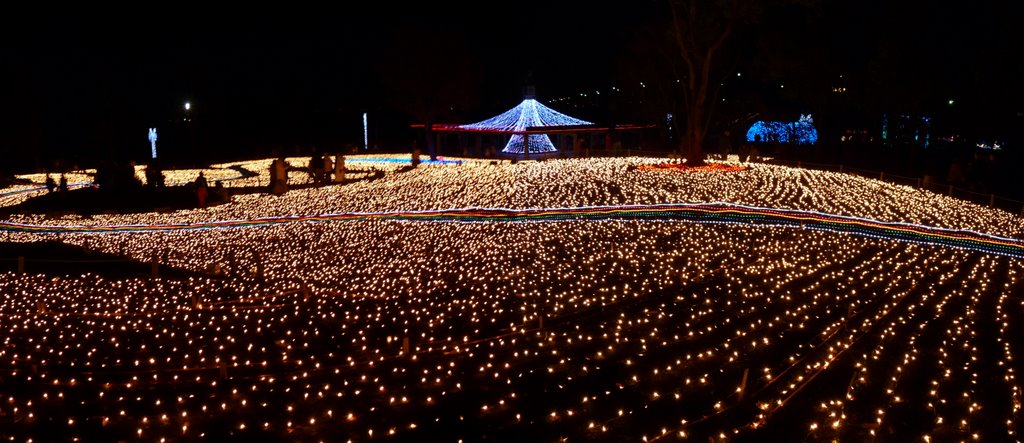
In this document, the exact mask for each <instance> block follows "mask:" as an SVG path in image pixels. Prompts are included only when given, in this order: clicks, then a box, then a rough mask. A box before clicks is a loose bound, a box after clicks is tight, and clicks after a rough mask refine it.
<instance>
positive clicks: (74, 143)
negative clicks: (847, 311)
mask: <svg viewBox="0 0 1024 443" xmlns="http://www.w3.org/2000/svg"><path fill="white" fill-rule="evenodd" d="M612 3H615V4H610V3H608V2H605V3H600V4H597V3H592V2H581V1H569V2H541V1H534V0H528V1H521V2H517V3H515V4H511V3H509V4H497V5H487V6H486V7H484V6H482V5H478V6H474V7H465V6H463V7H455V6H450V7H448V6H438V5H437V4H432V5H429V6H426V5H420V6H417V7H411V8H410V7H408V6H400V5H396V4H387V5H383V4H382V5H380V6H377V7H371V8H370V9H367V7H366V6H361V7H360V9H359V10H346V7H347V6H345V4H338V5H334V6H332V8H331V10H330V11H326V10H313V9H311V10H305V11H287V12H282V11H278V10H258V9H255V10H253V9H250V10H246V11H242V12H239V13H237V14H226V13H223V12H219V13H199V12H196V13H191V12H190V13H183V12H181V11H173V10H166V11H162V12H155V13H146V14H132V13H121V12H117V13H115V12H114V11H111V12H110V13H109V14H104V13H100V12H98V11H89V13H87V14H82V13H71V12H58V13H55V14H52V15H50V14H29V15H22V16H17V15H6V16H5V17H4V18H3V19H0V20H2V21H0V29H2V31H0V33H2V42H3V43H2V44H0V80H2V82H3V87H2V90H0V100H2V102H3V103H4V106H3V111H2V114H0V117H2V118H3V121H4V124H3V127H4V131H3V134H0V149H2V150H3V152H4V153H5V155H6V156H8V157H14V158H22V157H24V158H27V159H28V160H29V161H28V163H29V166H33V167H39V166H46V165H47V164H48V162H49V161H51V159H52V158H54V157H76V158H79V157H80V158H82V159H84V158H92V157H111V158H122V159H123V158H132V159H144V158H145V155H146V153H147V152H148V146H147V142H146V132H147V130H146V128H147V127H152V126H156V127H158V128H160V129H161V131H164V130H166V134H167V136H166V138H164V139H162V141H166V145H165V146H168V148H167V149H173V146H174V145H184V144H185V143H186V141H185V139H186V138H187V137H185V136H184V135H183V134H184V132H183V131H181V130H179V129H180V128H177V129H176V128H175V126H176V125H178V126H180V125H179V123H180V119H181V118H182V117H184V109H183V104H184V102H185V101H191V102H192V103H193V106H194V108H193V111H192V118H193V124H194V125H195V127H196V128H197V129H195V131H196V133H195V134H194V135H193V136H194V137H196V138H197V139H199V144H201V145H204V146H206V147H207V151H206V152H208V153H210V152H213V153H220V154H223V155H237V154H238V153H244V152H247V151H258V152H261V153H262V151H261V150H266V149H269V148H272V147H275V146H292V145H303V146H307V145H309V144H315V143H321V144H325V145H329V146H335V145H339V146H340V145H341V144H343V143H358V142H359V137H358V133H359V128H358V121H357V120H358V116H359V115H360V114H361V113H362V112H364V111H369V112H371V113H376V114H378V115H379V116H381V117H380V118H381V119H384V120H387V121H392V122H401V123H394V124H395V125H398V126H401V125H403V124H405V123H407V122H408V121H413V120H416V116H415V114H416V112H415V111H414V110H412V109H411V108H412V107H414V105H413V104H412V103H414V102H415V101H416V99H417V97H414V95H416V94H415V92H414V91H416V86H418V85H417V84H416V83H415V82H413V84H412V85H411V87H405V88H402V87H396V86H395V85H396V82H397V84H399V86H402V84H401V83H402V82H403V81H406V80H407V79H403V78H402V77H403V75H405V76H413V77H427V78H432V77H430V76H431V75H433V76H434V77H438V76H441V77H444V76H448V75H449V72H448V71H449V70H456V71H459V73H455V74H451V75H453V76H454V77H457V78H459V79H460V81H459V84H461V85H464V86H463V89H460V90H457V91H455V92H452V91H449V90H445V92H447V93H449V94H450V95H458V96H459V97H457V98H455V99H453V100H452V109H451V111H452V113H451V115H450V116H449V118H453V119H457V120H459V121H462V122H464V121H469V120H475V119H480V118H484V117H487V116H489V115H493V113H495V112H499V111H502V110H504V109H507V108H508V107H511V106H513V105H514V104H515V102H516V101H517V100H518V99H519V97H520V94H521V88H522V86H523V85H525V84H527V83H531V84H534V85H536V86H537V90H538V95H539V97H540V98H541V99H542V100H544V99H553V98H556V97H566V96H573V95H578V94H579V93H580V92H583V91H589V90H600V89H607V88H609V87H610V86H612V85H616V84H618V85H622V84H623V83H625V82H626V81H627V79H635V78H643V76H644V75H645V71H646V70H647V69H648V67H647V66H644V63H642V62H636V58H635V57H631V52H632V51H633V49H634V48H636V47H637V45H643V42H644V38H647V36H649V35H657V31H654V30H656V29H657V24H658V23H660V22H662V21H663V19H664V16H665V13H666V10H665V8H664V7H663V5H661V4H660V3H659V2H656V1H651V0H642V1H630V2H626V1H624V2H612ZM822 3H826V2H822ZM891 3H896V2H885V1H880V0H870V1H867V2H863V1H857V2H854V1H843V2H827V4H821V3H819V4H817V5H815V6H812V7H810V8H803V7H800V8H797V7H789V8H784V9H781V10H778V11H774V12H773V13H771V14H769V15H767V16H765V17H762V19H761V20H759V21H758V23H754V24H751V25H750V26H748V27H747V28H746V29H747V31H745V32H744V33H743V34H742V37H740V38H738V39H736V41H735V42H734V49H735V50H734V51H733V52H732V54H734V55H733V56H732V57H735V58H734V59H732V60H731V62H733V63H735V65H736V67H737V68H736V69H739V70H743V71H744V72H747V73H748V78H750V79H751V81H756V82H759V83H757V85H759V86H764V87H765V89H766V90H769V88H768V86H771V85H772V84H774V83H775V82H785V81H787V80H791V81H796V82H803V81H804V80H803V79H805V78H812V79H813V78H831V77H832V76H837V75H845V76H846V77H844V78H846V79H847V80H846V81H848V82H851V83H854V84H857V85H864V86H863V87H862V88H861V89H864V90H867V89H871V90H872V94H870V98H869V97H865V101H870V102H871V103H873V104H874V105H875V106H877V107H879V108H893V109H904V108H905V109H909V110H924V111H927V110H928V109H929V108H930V107H932V106H934V105H935V103H941V102H943V101H945V100H947V99H949V98H955V99H956V100H957V101H958V103H963V106H969V107H972V109H989V110H996V109H998V112H995V111H993V112H994V113H997V114H999V116H1000V118H1007V117H1006V116H1010V118H1009V119H1010V120H1012V117H1013V116H1015V115H1016V113H1017V112H1020V111H1024V105H1021V96H1022V94H1021V87H1020V85H1019V83H1020V81H1021V80H1020V79H1021V78H1024V69H1022V64H1021V63H1022V62H1021V57H1020V56H1019V54H1020V53H1022V52H1024V48H1022V47H1021V46H1022V44H1021V42H1022V41H1024V38H1022V36H1021V32H1020V31H1018V30H1016V27H1015V25H1016V23H1019V22H1020V20H1019V19H1020V18H1021V15H1020V14H1019V13H1018V12H1017V11H1016V10H1010V9H1008V8H1010V7H1009V6H997V5H975V4H971V5H970V6H967V7H966V8H968V9H966V10H965V9H964V8H965V6H964V5H962V4H960V5H942V4H938V5H936V4H932V3H925V2H899V3H901V4H900V5H892V4H891ZM495 7H497V8H499V11H500V12H499V13H491V12H489V11H493V10H494V8H495ZM339 8H340V9H339ZM770 59H777V60H780V61H782V65H783V67H782V68H779V67H778V66H773V64H772V62H771V61H768V62H766V60H770ZM789 60H798V62H794V63H790V62H789ZM800 60H802V62H799V61H800ZM438 62H439V63H438ZM427 71H431V72H432V74H424V72H427ZM624 72H626V73H627V74H623V73H624ZM462 79H465V80H462ZM808 82H811V83H813V81H810V80H809V81H808ZM808 84H809V83H808ZM405 86H410V85H405ZM753 89H754V90H757V88H753ZM918 89H920V90H918ZM878 97H891V98H884V99H879V98H878ZM430 100H432V101H434V102H437V101H440V100H441V99H439V98H437V97H433V96H431V97H430ZM788 100H789V101H796V102H800V103H804V102H813V100H812V99H807V100H804V97H799V96H798V97H788ZM768 103H771V101H768ZM407 104H408V106H407ZM1016 107H1020V108H1021V109H1020V110H1016ZM583 112H584V113H586V111H585V110H584V111H583ZM584 117H585V115H584ZM384 130H385V131H387V130H388V129H387V128H385V129H384ZM378 131H381V129H379V128H378ZM164 133H165V132H162V133H161V134H162V135H163V134H164ZM380 137H381V139H382V140H385V139H387V137H386V136H380ZM399 138H400V137H399Z"/></svg>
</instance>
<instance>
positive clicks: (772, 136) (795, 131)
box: [747, 114, 818, 145]
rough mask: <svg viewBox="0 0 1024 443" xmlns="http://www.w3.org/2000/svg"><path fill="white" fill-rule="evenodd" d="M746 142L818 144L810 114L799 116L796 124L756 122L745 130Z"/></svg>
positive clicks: (816, 133) (816, 132) (816, 131)
mask: <svg viewBox="0 0 1024 443" xmlns="http://www.w3.org/2000/svg"><path fill="white" fill-rule="evenodd" d="M747 141H748V142H758V143H793V144H798V145H813V144H815V143H817V142H818V130H817V129H815V128H814V120H813V119H812V118H811V115H810V114H807V115H801V116H800V121H796V122H763V121H757V122H754V124H753V125H752V126H750V129H749V130H747Z"/></svg>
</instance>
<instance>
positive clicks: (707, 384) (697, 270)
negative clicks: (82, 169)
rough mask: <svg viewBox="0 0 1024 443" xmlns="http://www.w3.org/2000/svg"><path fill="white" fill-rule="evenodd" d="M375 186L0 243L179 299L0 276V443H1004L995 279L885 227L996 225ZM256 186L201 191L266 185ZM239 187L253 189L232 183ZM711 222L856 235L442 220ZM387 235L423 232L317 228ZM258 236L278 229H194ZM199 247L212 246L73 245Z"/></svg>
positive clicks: (848, 182) (927, 197) (421, 181)
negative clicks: (139, 263) (222, 442)
mask: <svg viewBox="0 0 1024 443" xmlns="http://www.w3.org/2000/svg"><path fill="white" fill-rule="evenodd" d="M406 158H407V157H406ZM385 160H386V158H384V157H381V156H374V157H363V158H359V157H349V158H348V159H347V162H346V164H347V165H348V166H349V167H350V168H371V167H372V168H376V169H380V170H384V171H386V173H385V175H384V177H383V178H381V179H377V180H365V181H356V182H353V183H347V184H344V185H334V186H326V187H319V188H310V189H302V190H293V191H290V192H288V193H287V194H285V195H283V196H280V197H274V196H267V195H258V194H253V195H239V196H236V197H235V199H234V202H233V203H230V204H227V205H222V206H217V207H212V208H208V209H196V210H190V211H178V212H174V213H168V214H131V215H113V214H109V215H97V216H93V217H92V218H88V219H83V218H79V217H76V216H65V217H62V218H59V219H47V218H44V217H42V216H32V215H16V216H12V217H11V218H10V219H8V220H6V222H11V223H19V224H23V225H26V226H63V227H65V228H67V230H66V232H58V233H49V234H43V233H32V232H24V231H20V232H18V231H11V230H8V231H3V230H0V239H2V240H3V241H12V242H30V241H46V240H58V241H62V242H65V243H69V244H75V245H81V246H84V247H87V248H90V249H95V250H100V251H104V252H111V253H124V254H126V255H129V256H131V257H134V258H137V259H139V260H143V261H149V260H152V259H154V258H157V259H159V260H160V261H161V262H162V263H163V264H164V265H167V266H175V267H179V268H184V269H189V270H194V271H197V272H198V273H202V274H205V275H206V276H205V277H196V278H192V279H189V280H170V279H159V278H155V279H151V278H143V277H139V278H135V279H126V280H108V279H105V278H103V277H100V276H96V275H89V274H86V275H78V276H74V277H56V276H50V275H38V274H31V273H29V274H14V273H7V274H0V287H2V288H3V289H2V290H0V294H2V299H0V330H2V331H3V333H2V337H3V338H2V342H0V346H2V347H0V395H2V398H0V437H3V438H4V439H10V440H12V441H25V440H28V439H33V440H42V441H48V440H72V439H75V438H78V439H81V440H87V441H91V440H96V439H97V438H100V439H103V440H128V439H132V440H136V439H138V440H162V439H166V440H168V441H177V440H195V439H201V438H203V439H211V438H221V437H223V438H231V439H242V438H257V439H260V438H262V439H273V440H291V441H294V440H301V441H309V440H324V441H338V440H341V441H348V440H352V441H366V440H385V441H405V440H411V439H416V438H419V439H428V440H442V441H458V440H463V441H481V440H500V441H523V440H525V439H528V438H533V439H539V440H542V441H550V440H555V439H561V438H569V439H574V440H591V441H655V440H661V441H674V440H693V441H707V439H708V437H713V438H714V439H715V440H716V441H719V440H745V441H763V440H766V439H776V440H777V441H801V440H809V441H817V440H832V439H838V440H841V441H872V440H877V441H1007V440H1009V441H1012V440H1017V439H1019V434H1018V433H1019V432H1020V430H1019V428H1018V423H1019V422H1020V419H1021V411H1020V407H1021V395H1022V393H1021V392H1020V381H1019V380H1018V379H1017V373H1018V372H1019V371H1020V367H1021V363H1020V361H1019V359H1018V354H1019V353H1020V349H1019V348H1020V347H1021V346H1024V345H1022V344H1021V343H1020V341H1019V339H1015V338H1019V337H1021V336H1022V335H1024V331H1022V330H1021V327H1020V326H1019V322H1020V316H1021V315H1024V299H1022V297H1024V296H1022V294H1024V276H1022V275H1021V274H1022V266H1021V265H1022V260H1021V259H1019V258H1014V256H1012V255H1005V254H1003V255H1001V254H999V253H991V252H985V250H978V249H972V248H965V247H955V245H954V246H943V245H941V244H923V243H922V242H920V241H917V240H915V239H908V238H907V237H905V236H899V235H896V234H895V233H894V231H895V230H894V229H890V228H891V227H892V225H887V224H886V223H901V225H900V226H918V225H919V226H918V228H920V229H924V228H930V229H931V228H945V229H948V230H952V231H941V232H947V233H948V234H949V236H951V237H952V236H955V235H958V234H956V233H957V232H961V231H956V230H965V231H962V232H966V231H970V232H973V233H975V234H977V235H979V236H982V237H983V236H984V235H990V236H994V237H992V238H998V239H1002V240H999V241H1000V242H1003V243H1006V244H1007V245H1009V246H1011V247H1015V245H1018V244H1019V241H1017V240H1014V239H1013V238H1011V237H1013V236H1019V234H1020V233H1021V232H1022V231H1024V220H1022V219H1021V218H1020V217H1015V216H1013V215H1011V214H1007V213H1005V212H1001V211H997V210H992V209H987V208H983V207H980V206H977V205H974V204H970V203H966V202H962V201H958V200H955V199H950V198H947V197H944V196H940V195H936V194H932V193H929V192H926V191H921V190H918V189H914V188H910V187H904V186H898V185H892V184H887V183H883V182H878V181H875V180H870V179H864V178H859V177H854V176H848V175H843V174H835V173H828V172H818V171H808V170H800V169H790V168H783V167H777V166H769V165H759V164H749V165H744V166H746V167H747V169H745V170H741V171H732V172H706V173H705V172H693V173H676V172H669V171H657V170H645V168H642V166H644V165H650V164H657V163H661V162H664V159H653V158H652V159H645V158H627V159H586V160H581V159H577V160H549V161H544V162H520V163H518V164H514V165H513V164H507V163H506V164H498V165H492V164H490V162H485V161H478V160H469V159H465V160H463V161H462V162H461V163H458V164H456V163H452V162H444V163H438V164H425V165H421V166H420V167H418V168H416V169H414V170H412V171H402V170H400V167H401V166H402V164H401V163H395V162H391V161H385ZM289 161H290V162H291V163H292V164H295V165H304V164H305V163H304V161H305V159H300V158H296V159H289ZM269 162H270V160H258V161H253V162H244V163H240V164H225V165H214V166H213V167H212V169H208V170H207V172H206V175H207V176H208V177H210V176H212V177H217V178H224V179H226V180H225V181H224V183H225V185H226V186H229V187H231V186H255V185H261V184H262V185H265V184H266V183H267V166H268V165H269ZM236 165H240V166H242V167H243V168H245V169H248V170H250V171H253V172H256V173H258V175H257V176H255V177H248V178H238V174H237V172H236V171H234V170H232V169H228V167H229V166H236ZM215 171H219V172H215ZM197 174H198V170H190V171H180V172H179V171H167V181H168V183H171V182H188V181H190V180H192V179H194V177H195V175H197ZM211 174H214V175H211ZM303 180H305V177H304V175H303V174H302V173H293V175H292V181H293V182H295V181H303ZM72 181H75V180H72ZM20 189H25V190H23V191H22V190H20ZM5 191H10V192H14V191H11V190H10V189H9V190H5ZM17 192H18V193H19V195H20V194H24V193H29V192H38V191H32V190H31V189H30V187H27V186H26V187H23V188H19V190H18V191H17ZM8 200H12V199H8ZM8 200H0V204H5V205H7V204H13V203H9V202H8ZM715 202H718V203H720V204H732V205H744V207H751V208H766V209H771V208H775V209H785V210H794V211H813V212H815V213H821V214H828V215H830V216H836V217H848V218H851V219H852V218H856V219H857V220H860V221H857V220H854V221H856V224H858V225H862V224H869V222H871V223H878V224H879V226H881V228H879V229H878V230H876V231H870V233H869V234H865V233H860V234H858V235H852V234H850V233H845V232H839V231H836V230H827V229H812V228H811V225H810V222H808V223H807V224H806V225H800V224H798V223H791V224H782V223H775V222H773V223H760V224H759V223H748V222H746V221H745V220H746V219H742V220H741V219H728V220H726V219H702V220H680V219H673V218H671V217H657V216H646V217H635V218H631V217H627V216H623V215H622V213H621V212H619V213H616V214H618V215H615V216H608V217H602V218H586V217H571V216H569V217H562V218H554V219H547V220H545V219H540V218H525V219H518V220H516V219H501V218H499V217H477V218H459V217H456V216H451V214H461V212H452V211H450V210H456V211H458V210H467V208H470V209H468V210H475V211H477V212H479V211H480V208H491V209H496V210H505V211H511V212H512V213H515V214H522V213H525V212H529V211H534V210H536V211H541V210H543V211H547V212H558V213H565V212H570V210H574V209H580V208H585V207H594V206H599V207H603V208H605V209H602V210H603V211H612V210H613V209H615V208H618V210H622V208H628V207H637V206H640V207H645V208H646V207H648V206H650V205H666V204H685V203H692V204H710V203H715ZM715 207H717V206H715ZM473 208H475V209H473ZM580 210H581V209H580ZM410 211H449V212H446V214H449V216H447V217H436V218H432V219H430V220H429V221H428V220H418V219H414V218H411V217H406V218H401V219H380V218H377V219H374V218H365V217H364V218H356V219H330V217H316V216H326V215H339V214H350V213H370V212H379V213H396V212H402V213H405V212H410ZM281 216H291V217H292V218H294V219H297V220H298V221H295V222H289V223H275V224H267V225H261V226H251V227H234V228H218V227H215V224H211V223H212V222H226V221H251V220H255V219H260V218H268V217H281ZM304 217H309V222H307V221H305V219H304ZM843 220H847V219H846V218H843ZM313 221H319V222H313ZM204 223H206V224H207V225H208V226H214V227H205V228H203V229H196V230H166V231H152V230H145V229H141V230H134V231H116V230H115V231H110V232H108V233H88V232H81V231H76V230H75V229H77V228H85V227H98V226H103V227H119V226H120V227H123V226H127V225H134V226H137V227H138V226H141V227H146V226H157V225H170V224H204ZM851 223H852V222H851ZM887 227H888V228H887ZM972 235H973V234H972ZM979 238H981V237H979ZM986 238H988V237H986ZM214 271H216V273H214ZM744 380H745V382H744Z"/></svg>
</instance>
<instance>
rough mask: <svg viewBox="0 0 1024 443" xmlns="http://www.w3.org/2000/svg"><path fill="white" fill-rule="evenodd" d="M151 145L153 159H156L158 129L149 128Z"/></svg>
mask: <svg viewBox="0 0 1024 443" xmlns="http://www.w3.org/2000/svg"><path fill="white" fill-rule="evenodd" d="M149 145H150V149H151V150H152V152H151V154H152V155H153V158H154V159H155V158H156V128H149Z"/></svg>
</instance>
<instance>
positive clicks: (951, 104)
mask: <svg viewBox="0 0 1024 443" xmlns="http://www.w3.org/2000/svg"><path fill="white" fill-rule="evenodd" d="M948 103H949V105H950V106H953V105H954V104H955V103H956V100H953V99H949V102H948Z"/></svg>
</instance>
